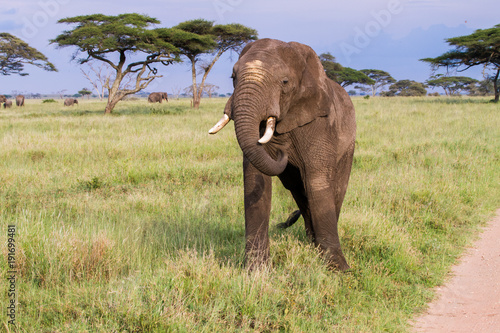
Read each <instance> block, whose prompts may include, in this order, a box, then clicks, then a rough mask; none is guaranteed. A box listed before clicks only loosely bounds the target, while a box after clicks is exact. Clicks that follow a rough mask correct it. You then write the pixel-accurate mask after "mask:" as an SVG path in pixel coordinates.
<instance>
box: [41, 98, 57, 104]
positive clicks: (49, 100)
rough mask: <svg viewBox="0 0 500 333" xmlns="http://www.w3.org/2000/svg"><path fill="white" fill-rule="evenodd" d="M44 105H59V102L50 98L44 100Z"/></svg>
mask: <svg viewBox="0 0 500 333" xmlns="http://www.w3.org/2000/svg"><path fill="white" fill-rule="evenodd" d="M42 103H57V101H56V100H55V99H53V98H50V99H44V100H43V101H42Z"/></svg>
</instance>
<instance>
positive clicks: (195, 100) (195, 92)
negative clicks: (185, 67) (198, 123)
mask: <svg viewBox="0 0 500 333" xmlns="http://www.w3.org/2000/svg"><path fill="white" fill-rule="evenodd" d="M191 76H192V79H193V108H195V109H198V108H199V107H200V100H199V98H198V88H197V87H196V61H195V59H194V58H192V59H191Z"/></svg>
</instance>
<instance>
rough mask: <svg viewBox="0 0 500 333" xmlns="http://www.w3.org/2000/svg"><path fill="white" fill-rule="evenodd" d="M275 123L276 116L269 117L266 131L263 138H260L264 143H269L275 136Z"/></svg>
mask: <svg viewBox="0 0 500 333" xmlns="http://www.w3.org/2000/svg"><path fill="white" fill-rule="evenodd" d="M275 125H276V118H275V117H269V118H267V124H266V132H265V133H264V135H263V136H262V138H260V139H259V143H261V144H264V143H268V142H269V141H271V139H272V138H273V134H274V127H275Z"/></svg>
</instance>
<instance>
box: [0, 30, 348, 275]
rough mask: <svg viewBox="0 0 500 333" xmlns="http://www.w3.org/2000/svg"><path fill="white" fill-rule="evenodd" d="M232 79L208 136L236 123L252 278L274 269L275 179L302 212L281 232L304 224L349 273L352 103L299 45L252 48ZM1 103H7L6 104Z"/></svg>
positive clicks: (155, 97) (331, 262)
mask: <svg viewBox="0 0 500 333" xmlns="http://www.w3.org/2000/svg"><path fill="white" fill-rule="evenodd" d="M231 77H232V79H233V86H234V92H233V94H232V95H231V97H230V98H229V100H228V101H227V103H226V106H225V108H224V113H223V116H222V118H221V120H220V121H219V122H218V123H217V124H216V125H215V126H214V127H212V128H211V129H210V130H209V133H210V134H216V133H217V132H219V131H220V130H221V129H222V128H223V127H224V126H225V125H226V124H227V123H229V121H231V120H232V121H234V128H235V132H236V138H237V141H238V144H239V146H240V148H241V150H242V152H243V188H244V208H245V238H246V246H245V262H246V265H247V267H248V268H249V269H250V270H253V269H255V268H257V267H259V266H261V265H265V264H266V263H268V262H269V258H270V253H269V251H270V246H269V235H268V230H269V217H270V211H271V196H272V179H271V177H272V176H277V177H278V178H279V179H280V181H281V183H282V184H283V185H284V187H285V188H286V189H287V190H289V191H290V192H291V194H292V196H293V199H294V200H295V202H296V204H297V206H298V210H297V211H295V212H294V213H292V215H290V217H289V219H288V220H287V222H285V223H283V224H281V226H282V227H290V226H291V225H292V224H293V223H295V222H296V221H297V220H298V219H299V217H300V216H302V217H303V219H304V224H305V231H306V234H307V236H308V238H309V240H310V241H312V242H313V243H314V244H315V245H316V247H317V248H318V249H319V250H320V252H321V253H322V254H323V257H324V259H325V262H326V265H327V266H328V267H329V268H331V269H334V270H339V271H345V270H347V269H349V265H348V264H347V261H346V259H345V257H344V254H343V252H342V249H341V245H340V238H339V234H338V227H337V224H338V221H339V215H340V210H341V207H342V203H343V201H344V196H345V194H346V191H347V185H348V182H349V178H350V174H351V167H352V162H353V154H354V146H355V136H356V121H355V112H354V106H353V104H352V101H351V99H350V97H349V95H348V94H347V92H346V91H345V90H344V89H343V88H342V87H341V86H340V85H338V84H337V83H335V82H334V81H332V80H330V79H329V78H328V77H327V76H326V74H325V71H324V69H323V66H322V65H321V62H320V60H319V57H318V55H317V54H316V53H315V52H314V51H313V50H312V49H311V48H310V47H309V46H307V45H304V44H300V43H296V42H290V43H286V42H282V41H279V40H274V39H259V40H257V41H254V42H252V43H249V44H248V45H247V46H245V48H244V49H243V50H242V52H241V54H240V56H239V59H238V61H237V62H236V64H235V65H234V67H233V74H232V76H231ZM1 98H2V96H0V102H3V103H6V99H5V96H3V99H1ZM163 100H166V101H168V96H167V94H166V93H162V92H156V93H152V94H150V95H149V97H148V102H150V103H156V102H158V103H161V102H162V101H163ZM68 103H70V102H68ZM74 103H77V101H76V100H73V101H72V102H71V105H73V104H74ZM16 104H17V105H23V104H24V97H23V96H17V97H16ZM65 105H66V102H65Z"/></svg>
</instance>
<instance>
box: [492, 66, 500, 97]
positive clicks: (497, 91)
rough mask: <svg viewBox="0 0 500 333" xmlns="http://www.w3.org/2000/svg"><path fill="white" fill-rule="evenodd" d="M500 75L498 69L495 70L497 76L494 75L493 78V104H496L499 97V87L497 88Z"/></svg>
mask: <svg viewBox="0 0 500 333" xmlns="http://www.w3.org/2000/svg"><path fill="white" fill-rule="evenodd" d="M499 74H500V68H498V70H497V75H495V78H494V79H493V90H495V99H494V100H493V102H495V103H498V99H499V97H500V87H499V86H498V76H499Z"/></svg>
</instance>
